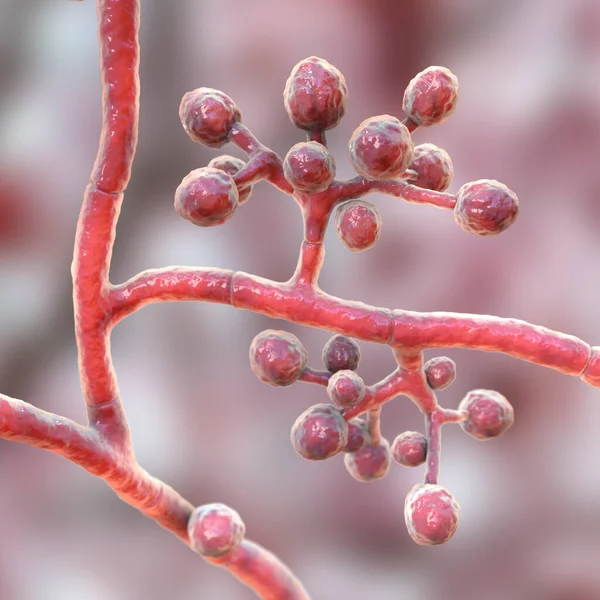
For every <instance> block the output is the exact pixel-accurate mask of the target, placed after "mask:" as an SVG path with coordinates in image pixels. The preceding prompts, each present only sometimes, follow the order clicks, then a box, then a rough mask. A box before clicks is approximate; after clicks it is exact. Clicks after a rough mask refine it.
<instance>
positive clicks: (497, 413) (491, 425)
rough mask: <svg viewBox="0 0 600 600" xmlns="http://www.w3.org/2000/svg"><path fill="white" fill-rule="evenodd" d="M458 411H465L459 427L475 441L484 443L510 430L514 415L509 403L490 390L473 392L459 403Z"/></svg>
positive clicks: (500, 395)
mask: <svg viewBox="0 0 600 600" xmlns="http://www.w3.org/2000/svg"><path fill="white" fill-rule="evenodd" d="M458 410H461V411H462V410H465V411H467V414H468V416H467V419H466V420H465V421H461V423H460V426H461V427H462V428H463V429H464V431H466V432H467V433H468V434H469V435H470V436H472V437H474V438H475V439H476V440H480V441H485V440H489V439H491V438H494V437H497V436H499V435H501V434H502V433H504V432H505V431H507V430H508V429H510V428H511V427H512V424H513V423H514V422H515V413H514V410H513V407H512V406H511V404H510V403H509V401H508V400H507V399H506V398H505V397H504V396H503V395H502V394H499V393H498V392H494V391H492V390H473V391H471V392H469V393H468V394H467V395H466V396H465V397H464V398H463V399H462V401H461V403H460V404H459V406H458Z"/></svg>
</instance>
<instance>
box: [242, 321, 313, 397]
mask: <svg viewBox="0 0 600 600" xmlns="http://www.w3.org/2000/svg"><path fill="white" fill-rule="evenodd" d="M307 361H308V354H307V353H306V349H305V348H304V346H303V345H302V342H301V341H300V340H299V339H298V338H297V337H296V336H295V335H293V334H291V333H288V332H287V331H276V330H274V329H267V330H265V331H263V332H261V333H259V334H258V335H257V336H256V337H255V338H254V339H253V340H252V343H251V344H250V366H251V367H252V370H253V371H254V373H255V375H256V376H257V377H258V378H259V379H260V380H261V381H263V382H264V383H268V384H270V385H273V386H282V387H285V386H288V385H292V384H293V383H295V382H296V381H298V379H300V376H301V375H302V372H303V371H304V369H305V368H306V363H307Z"/></svg>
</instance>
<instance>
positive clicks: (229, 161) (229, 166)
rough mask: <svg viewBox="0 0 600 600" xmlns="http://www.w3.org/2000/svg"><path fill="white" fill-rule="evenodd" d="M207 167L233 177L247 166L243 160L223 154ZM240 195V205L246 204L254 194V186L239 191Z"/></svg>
mask: <svg viewBox="0 0 600 600" xmlns="http://www.w3.org/2000/svg"><path fill="white" fill-rule="evenodd" d="M207 166H208V167H212V168H213V169H219V170H221V171H225V173H229V175H231V176H232V177H233V176H234V175H235V174H236V173H237V172H238V171H240V170H241V169H243V168H244V167H245V166H246V163H245V162H244V161H243V160H242V159H241V158H236V157H235V156H229V155H227V154H223V155H222V156H216V157H215V158H213V159H212V160H211V161H210V162H209V163H208V165H207ZM238 193H239V203H240V204H244V202H246V201H247V200H248V198H250V195H251V194H252V186H251V185H249V186H248V187H246V188H244V189H242V190H238Z"/></svg>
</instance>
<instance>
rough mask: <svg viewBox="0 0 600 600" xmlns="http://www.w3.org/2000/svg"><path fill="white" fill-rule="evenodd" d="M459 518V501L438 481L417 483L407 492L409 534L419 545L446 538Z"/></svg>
mask: <svg viewBox="0 0 600 600" xmlns="http://www.w3.org/2000/svg"><path fill="white" fill-rule="evenodd" d="M459 518H460V507H459V505H458V502H456V500H455V499H454V497H453V496H452V495H451V494H450V493H449V492H448V491H447V490H446V489H444V488H443V487H441V486H439V485H432V484H418V485H415V486H414V487H413V488H412V490H411V491H410V492H409V493H408V495H407V496H406V502H405V504H404V520H405V522H406V527H407V529H408V534H409V535H410V537H411V538H412V539H413V540H414V541H415V542H416V543H417V544H419V545H420V546H434V545H438V544H443V543H444V542H447V541H448V540H449V539H450V538H451V537H452V536H453V535H454V533H455V532H456V528H457V527H458V520H459Z"/></svg>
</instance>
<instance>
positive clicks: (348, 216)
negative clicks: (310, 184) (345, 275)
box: [335, 200, 381, 252]
mask: <svg viewBox="0 0 600 600" xmlns="http://www.w3.org/2000/svg"><path fill="white" fill-rule="evenodd" d="M335 230H336V233H337V235H338V237H339V238H340V241H341V242H342V244H344V246H345V247H346V248H347V249H348V250H350V251H351V252H361V251H362V250H368V249H369V248H372V247H373V246H374V245H375V244H376V242H377V240H378V239H379V236H380V235H381V215H380V214H379V211H378V210H377V208H375V206H374V205H373V204H371V203H370V202H367V201H366V200H350V201H349V202H344V203H343V204H342V205H340V207H339V208H338V209H337V213H336V215H335Z"/></svg>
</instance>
